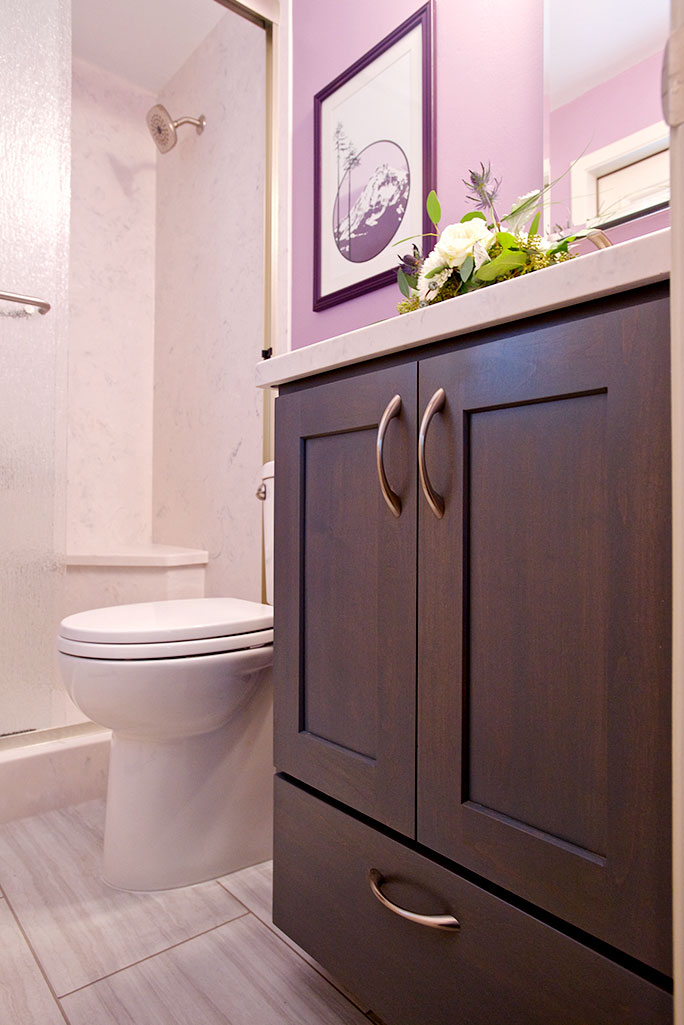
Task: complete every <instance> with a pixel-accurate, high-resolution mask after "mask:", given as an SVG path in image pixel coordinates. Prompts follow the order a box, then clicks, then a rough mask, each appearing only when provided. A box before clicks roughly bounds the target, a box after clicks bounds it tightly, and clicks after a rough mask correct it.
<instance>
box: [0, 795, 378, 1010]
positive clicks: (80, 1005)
mask: <svg viewBox="0 0 684 1025" xmlns="http://www.w3.org/2000/svg"><path fill="white" fill-rule="evenodd" d="M103 824H104V802H103V801H89V802H87V803H85V804H81V805H77V806H74V807H71V808H63V809H59V810H57V811H50V812H46V813H44V814H42V815H36V816H33V817H31V818H25V819H20V820H18V821H15V822H10V823H7V824H5V825H2V826H0V1023H2V1025H5V1023H7V1025H9V1023H11V1025H64V1023H65V1022H66V1023H68V1025H368V1022H369V1018H368V1017H367V1016H366V1015H364V1013H363V1012H362V1011H361V1010H360V1009H359V1008H357V1007H356V1006H355V1005H354V1004H353V1003H352V1002H351V1001H350V1000H349V999H347V997H346V996H345V995H344V994H343V993H342V992H341V991H339V990H338V989H337V988H336V987H335V986H334V985H333V984H332V983H331V981H330V980H329V978H328V977H327V976H326V975H325V973H324V972H323V971H322V970H321V969H319V968H318V967H317V966H316V965H315V964H314V962H313V961H311V959H310V958H308V957H307V955H306V954H304V952H303V951H301V950H299V948H297V947H295V946H294V944H292V943H291V942H290V941H288V940H286V939H285V937H283V935H282V934H281V933H279V932H278V930H277V929H276V928H275V927H274V926H273V923H272V921H271V914H270V888H271V866H270V863H266V864H264V865H256V866H254V867H253V868H247V869H243V870H242V871H240V872H235V873H233V874H232V875H229V876H225V877H223V878H222V879H219V880H216V881H214V882H209V883H201V884H200V885H198V886H189V887H185V888H184V889H180V890H169V891H166V892H160V893H149V894H132V893H124V892H121V891H118V890H113V889H111V888H110V887H108V886H106V885H105V884H104V883H103V882H102V881H101V880H100V877H99V857H100V848H101V843H102V828H103ZM371 1020H372V1019H371Z"/></svg>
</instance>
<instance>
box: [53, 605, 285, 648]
mask: <svg viewBox="0 0 684 1025" xmlns="http://www.w3.org/2000/svg"><path fill="white" fill-rule="evenodd" d="M272 625H273V609H272V608H271V606H270V605H261V604H260V603H258V602H253V601H245V600H243V599H242V598H179V599H171V600H169V601H151V602H141V603H139V604H136V605H114V606H112V607H111V608H106V609H90V610H89V611H88V612H77V613H75V614H74V615H73V616H67V617H66V619H63V620H62V623H61V625H60V629H59V632H60V634H61V636H62V637H68V638H70V639H71V640H74V641H91V642H93V643H101V644H105V643H117V644H126V643H130V644H141V643H142V644H144V643H149V642H153V641H174V640H176V641H181V640H191V639H192V638H195V637H233V636H235V635H236V634H245V633H251V632H252V631H255V630H268V629H270V627H272Z"/></svg>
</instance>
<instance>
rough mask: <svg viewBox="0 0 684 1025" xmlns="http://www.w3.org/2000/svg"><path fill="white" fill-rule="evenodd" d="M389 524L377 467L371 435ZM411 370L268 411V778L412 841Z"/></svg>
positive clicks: (304, 395) (331, 388)
mask: <svg viewBox="0 0 684 1025" xmlns="http://www.w3.org/2000/svg"><path fill="white" fill-rule="evenodd" d="M394 395H399V396H400V397H401V409H400V411H399V413H398V415H397V416H396V417H394V418H393V419H391V420H390V422H389V425H388V428H387V433H386V435H385V444H384V466H385V470H386V475H387V479H388V483H389V485H390V487H391V489H392V491H393V492H395V494H396V495H397V496H398V497H399V499H400V501H401V514H400V515H399V516H395V515H394V514H393V512H392V511H391V509H390V508H389V506H388V504H387V502H386V500H385V499H384V498H383V495H382V492H381V489H380V484H379V476H378V469H377V466H376V441H377V436H378V425H379V422H380V419H381V417H382V414H383V411H384V410H385V409H386V408H387V406H388V404H389V403H390V401H391V400H392V398H393V396H394ZM415 417H416V366H415V363H414V364H410V365H407V366H403V367H398V368H396V369H391V370H380V371H374V372H371V373H368V372H365V373H363V372H362V373H359V374H358V375H357V376H355V377H353V378H351V379H347V380H343V381H334V382H331V383H322V384H320V385H313V386H309V387H307V388H306V389H304V390H301V391H297V392H293V393H290V394H286V395H283V396H281V397H280V398H279V399H278V400H277V434H276V456H275V461H276V466H277V473H278V485H277V488H276V563H275V596H274V615H275V651H274V673H275V686H276V689H275V714H276V723H277V731H276V738H275V762H276V767H277V768H278V769H279V770H280V771H282V772H287V773H290V774H292V775H293V776H295V777H297V778H298V779H300V780H303V781H304V782H306V783H309V784H310V785H311V786H313V787H316V788H317V789H319V790H322V791H324V792H325V793H326V794H329V795H330V796H332V797H334V798H337V799H338V800H340V801H343V802H344V803H345V804H347V805H349V806H350V807H352V808H356V809H358V810H359V811H361V812H364V813H366V814H368V815H371V816H373V817H374V818H375V819H377V820H379V821H381V822H384V823H386V824H387V825H390V826H393V827H394V828H395V829H397V830H400V831H401V832H403V833H406V834H409V835H413V832H414V828H415V704H416V700H415V674H416V626H415V615H416V471H415V459H414V440H415V434H416V422H415Z"/></svg>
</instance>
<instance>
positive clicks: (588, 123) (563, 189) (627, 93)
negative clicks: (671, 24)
mask: <svg viewBox="0 0 684 1025" xmlns="http://www.w3.org/2000/svg"><path fill="white" fill-rule="evenodd" d="M662 60H663V57H662V54H661V53H656V54H654V55H653V56H652V57H647V58H646V60H643V61H640V62H639V64H635V65H634V67H632V68H628V69H627V70H626V71H623V72H621V73H620V74H619V75H616V76H615V77H614V78H611V79H610V80H609V81H607V82H603V83H602V84H601V85H597V86H595V87H594V88H593V89H590V90H589V91H588V92H586V93H584V94H583V95H582V96H579V97H578V98H577V99H576V100H573V101H572V102H571V103H566V104H565V105H564V106H563V107H559V108H558V109H557V110H554V111H553V112H552V113H551V115H550V119H549V121H550V144H551V154H552V159H551V178H552V179H553V178H557V177H558V176H559V175H560V174H562V173H563V172H564V171H565V170H566V169H567V168H568V167H569V166H570V164H571V163H572V162H573V160H577V158H578V157H580V156H581V155H582V153H583V152H585V151H586V152H588V153H591V152H592V151H593V150H596V149H600V148H601V147H602V146H608V145H609V144H610V143H611V142H616V141H617V140H618V139H622V138H624V136H625V135H631V134H632V132H637V131H639V129H641V128H646V127H647V126H648V125H652V124H655V122H656V121H662V117H663V112H662V106H661V100H660V69H661V65H662ZM553 198H554V206H553V208H552V214H551V219H552V222H553V223H556V222H559V223H560V224H563V225H565V223H566V222H568V223H571V212H570V175H569V174H566V175H565V177H564V178H562V180H561V181H559V182H558V184H557V185H555V186H554V189H553ZM669 223H670V212H669V210H661V211H659V212H657V213H654V214H649V215H647V216H646V217H642V218H638V219H636V220H634V221H628V222H627V223H626V224H621V225H618V226H617V227H615V228H609V229H608V231H607V234H608V236H609V238H610V240H611V241H612V242H613V243H617V242H624V241H625V240H626V239H629V238H635V237H636V236H637V235H643V234H644V233H645V232H648V231H657V230H658V229H659V228H666V227H667V226H668V225H669ZM590 250H591V246H589V248H588V250H587V251H590Z"/></svg>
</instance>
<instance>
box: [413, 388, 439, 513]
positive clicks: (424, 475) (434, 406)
mask: <svg viewBox="0 0 684 1025" xmlns="http://www.w3.org/2000/svg"><path fill="white" fill-rule="evenodd" d="M445 402H446V392H445V391H444V388H438V389H437V391H436V392H435V394H434V395H433V396H432V398H431V399H430V401H429V402H428V404H427V406H426V407H425V412H424V413H423V419H422V420H421V422H420V432H419V434H418V471H419V473H420V483H421V486H422V488H423V494H424V495H425V497H426V498H427V502H428V505H429V506H430V508H431V509H432V511H433V513H434V514H435V516H436V517H437V519H438V520H441V518H442V516H444V499H443V498H442V496H441V495H438V494H437V492H436V491H435V489H434V488H433V486H432V484H431V483H430V478H429V477H428V472H427V466H426V464H425V439H426V438H427V432H428V427H429V426H430V421H431V420H432V418H433V416H434V415H435V413H439V412H440V410H442V409H444V403H445Z"/></svg>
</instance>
